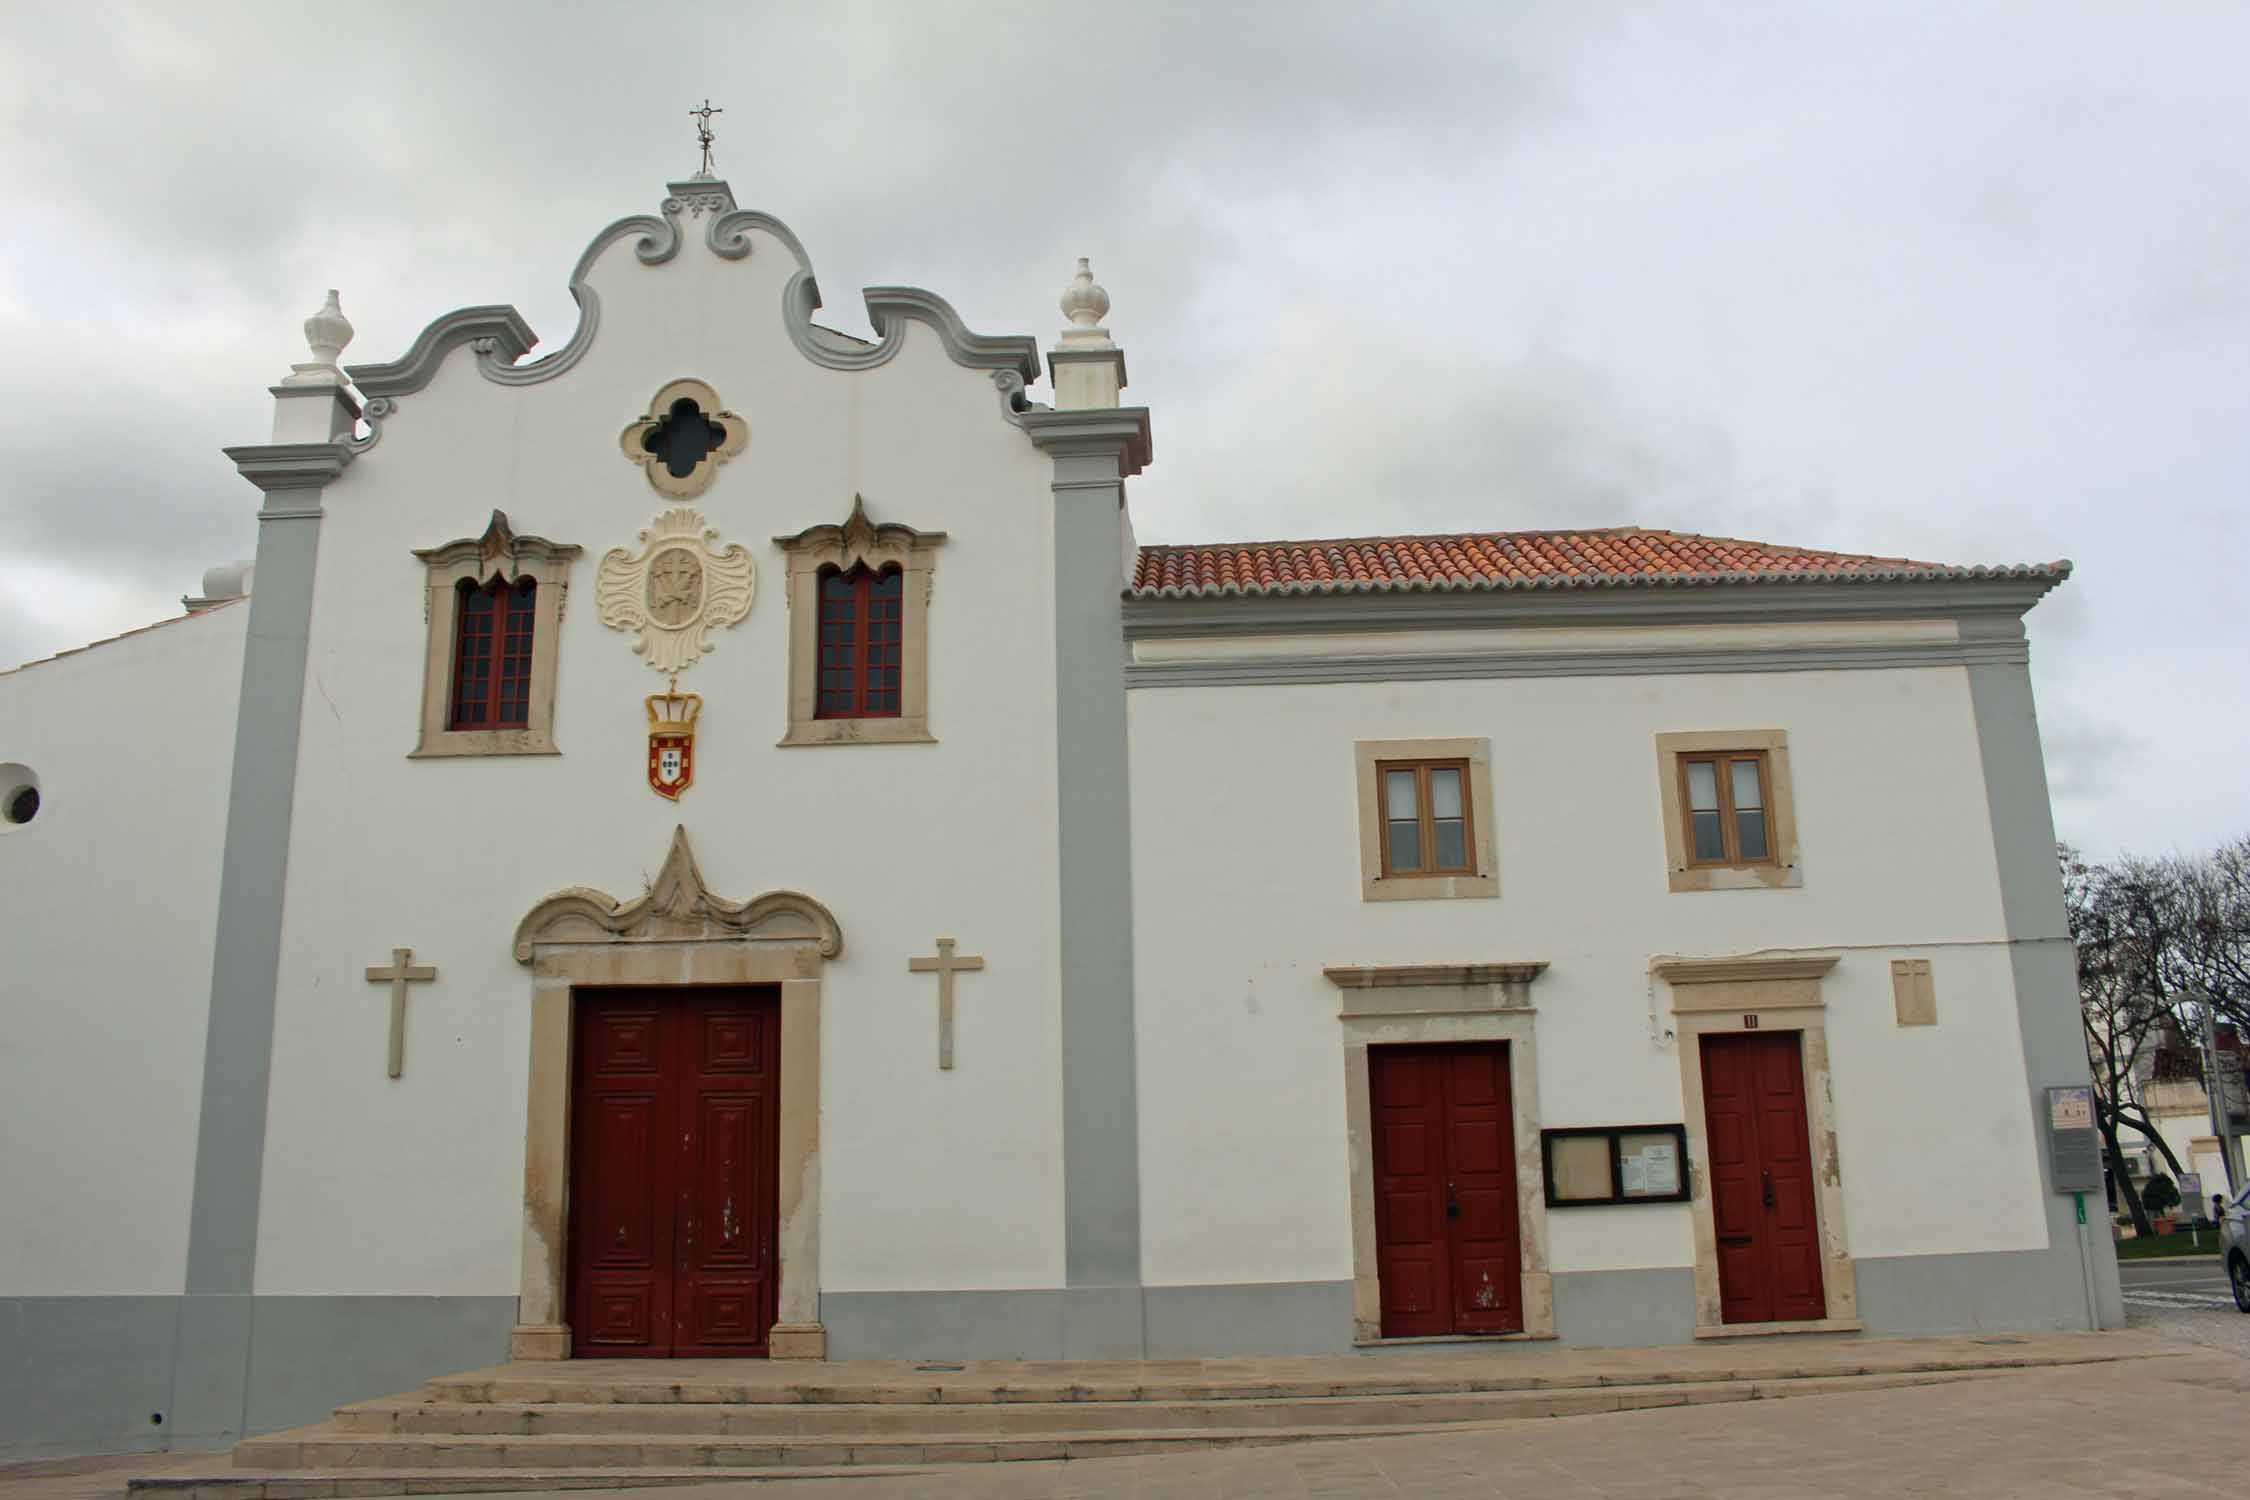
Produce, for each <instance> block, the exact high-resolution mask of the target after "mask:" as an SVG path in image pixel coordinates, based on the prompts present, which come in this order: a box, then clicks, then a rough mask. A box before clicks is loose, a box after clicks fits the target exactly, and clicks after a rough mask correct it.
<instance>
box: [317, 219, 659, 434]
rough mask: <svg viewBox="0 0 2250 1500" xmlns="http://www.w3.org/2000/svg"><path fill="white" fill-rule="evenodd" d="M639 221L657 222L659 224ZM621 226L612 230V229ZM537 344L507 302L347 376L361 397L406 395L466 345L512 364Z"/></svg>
mask: <svg viewBox="0 0 2250 1500" xmlns="http://www.w3.org/2000/svg"><path fill="white" fill-rule="evenodd" d="M626 222H628V223H631V222H636V221H632V220H628V221H626ZM637 222H640V223H647V224H653V223H655V222H656V221H655V220H653V219H643V220H639V221H637ZM617 227H618V226H617V225H614V224H613V225H611V226H610V228H611V229H615V228H617ZM538 342H539V335H538V334H536V333H533V332H532V331H531V325H530V324H529V323H526V322H525V321H524V320H523V314H521V313H519V312H517V311H516V310H515V309H514V308H513V307H511V306H509V305H508V304H506V303H504V302H501V303H492V304H488V305H486V306H482V307H463V308H456V309H455V310H454V311H452V312H449V313H447V314H445V315H444V316H443V317H441V318H438V319H437V320H435V321H434V322H432V323H431V324H430V325H429V326H428V327H427V328H424V329H423V330H422V331H421V332H420V333H418V334H416V335H415V336H414V342H413V343H412V344H411V345H410V346H408V348H407V351H406V352H405V353H404V354H402V355H400V356H399V357H398V358H397V359H394V360H392V361H390V362H389V363H388V364H377V365H348V366H346V367H345V369H344V373H345V374H346V375H349V376H350V377H351V379H352V384H354V385H356V386H358V387H359V393H360V395H362V396H367V397H396V396H404V395H409V394H411V393H413V392H415V391H418V390H420V389H421V388H422V387H424V386H426V385H428V384H429V383H430V382H431V381H432V380H434V379H436V378H437V372H438V367H439V366H441V365H443V364H444V363H445V357H446V356H447V355H449V354H451V353H452V352H453V351H454V350H456V349H458V348H460V347H461V346H462V345H463V344H469V343H475V344H478V345H479V346H480V347H488V348H490V349H491V350H492V352H493V353H494V354H495V355H497V356H499V357H500V358H502V359H505V360H512V359H515V358H516V357H518V356H519V355H521V354H523V353H524V352H525V351H526V350H528V349H529V348H530V347H531V346H532V345H533V344H536V343H538ZM368 415H369V416H370V417H373V416H374V415H375V413H374V412H373V411H372V410H370V411H369V412H368Z"/></svg>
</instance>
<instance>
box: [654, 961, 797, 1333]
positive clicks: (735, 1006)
mask: <svg viewBox="0 0 2250 1500" xmlns="http://www.w3.org/2000/svg"><path fill="white" fill-rule="evenodd" d="M688 1007H689V1009H688V1026H689V1036H688V1039H687V1048H686V1054H685V1057H684V1058H683V1063H684V1065H685V1067H686V1068H687V1070H688V1074H689V1076H688V1078H687V1079H686V1081H685V1087H686V1088H687V1089H688V1090H689V1091H690V1092H691V1094H692V1097H693V1099H694V1101H695V1119H696V1122H697V1123H696V1129H695V1131H694V1133H693V1135H692V1137H691V1138H690V1140H689V1142H688V1146H687V1156H686V1159H685V1161H684V1162H683V1173H684V1182H685V1193H684V1208H683V1217H684V1219H685V1222H686V1224H687V1226H688V1231H687V1243H686V1244H685V1246H684V1247H683V1253H682V1255H681V1261H680V1279H681V1295H680V1299H679V1304H678V1306H679V1320H680V1321H679V1332H678V1336H677V1339H676V1342H675V1345H674V1352H675V1353H678V1354H683V1355H687V1354H757V1353H763V1352H764V1351H765V1345H766V1331H767V1330H768V1329H769V1328H771V1327H772V1326H773V1320H774V1314H773V1308H774V1306H775V1304H776V1302H777V1300H778V1297H777V1293H778V1290H779V1288H778V1286H777V1284H776V1281H775V1277H774V1275H773V1266H774V1238H775V1233H776V1221H777V1217H778V1210H779V1203H778V1200H777V1197H776V1192H775V1176H776V1164H777V1162H778V1159H779V1142H778V1139H777V1137H778V1131H779V1124H780V1114H781V1109H780V1103H781V1101H780V1094H779V1091H778V1090H776V1089H775V1088H774V1086H773V1084H774V1078H773V1075H772V1060H773V1058H774V1055H775V1053H776V1051H777V1050H778V1046H779V1042H780V1012H779V1008H778V1006H777V1005H775V1004H773V1003H771V1002H765V1003H761V1002H760V1000H758V999H756V998H752V997H744V996H740V995H737V994H733V993H731V992H723V991H722V992H718V993H715V994H702V995H699V996H698V997H697V998H696V999H694V1000H692V1001H690V1002H688Z"/></svg>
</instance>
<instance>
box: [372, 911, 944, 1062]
mask: <svg viewBox="0 0 2250 1500" xmlns="http://www.w3.org/2000/svg"><path fill="white" fill-rule="evenodd" d="M906 967H907V971H908V972H909V973H913V974H935V975H937V1065H938V1066H939V1067H940V1068H946V1069H950V1068H951V1067H952V1066H953V976H954V975H956V974H973V973H975V972H976V971H977V970H979V969H981V968H983V967H984V958H983V956H982V955H981V954H958V955H957V954H955V953H954V951H953V939H951V938H949V937H941V938H939V939H938V940H937V953H936V955H935V956H934V957H929V958H909V959H908V960H907V961H906ZM370 972H372V971H370Z"/></svg>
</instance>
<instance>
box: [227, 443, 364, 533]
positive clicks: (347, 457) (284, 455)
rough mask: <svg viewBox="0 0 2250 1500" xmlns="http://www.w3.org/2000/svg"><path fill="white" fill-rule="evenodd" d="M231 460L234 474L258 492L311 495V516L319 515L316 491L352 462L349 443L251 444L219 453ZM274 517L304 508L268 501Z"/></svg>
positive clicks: (317, 492)
mask: <svg viewBox="0 0 2250 1500" xmlns="http://www.w3.org/2000/svg"><path fill="white" fill-rule="evenodd" d="M219 451H220V452H221V453H224V454H225V455H226V456H227V457H228V458H230V459H232V460H234V467H235V471H236V472H237V473H239V474H241V476H242V477H243V478H244V479H247V480H249V481H250V482H251V483H252V484H254V485H256V486H257V487H258V488H259V489H261V490H263V491H265V492H266V493H267V494H269V495H271V494H274V493H275V492H277V491H303V490H311V491H313V492H314V498H313V504H312V506H311V513H312V514H314V515H318V514H319V513H320V504H319V490H320V488H321V486H322V485H325V484H326V483H328V481H329V480H331V479H334V478H335V477H336V476H337V475H339V474H341V473H343V472H344V466H345V465H346V464H348V463H350V462H351V461H352V452H353V450H352V446H351V444H349V443H254V444H246V445H243V446H241V447H235V448H222V449H220V450H219ZM268 505H269V507H270V508H271V511H272V512H273V513H276V514H282V515H290V514H295V513H296V512H298V511H301V510H304V509H305V508H306V507H304V506H303V505H301V504H299V505H288V504H282V505H278V506H275V505H273V504H272V502H270V501H269V502H268Z"/></svg>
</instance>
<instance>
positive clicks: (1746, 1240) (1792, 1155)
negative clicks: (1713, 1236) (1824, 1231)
mask: <svg viewBox="0 0 2250 1500" xmlns="http://www.w3.org/2000/svg"><path fill="white" fill-rule="evenodd" d="M1799 1046H1800V1037H1799V1034H1798V1033H1797V1032H1794V1031H1773V1032H1755V1033H1750V1032H1745V1033H1743V1034H1741V1035H1727V1036H1706V1037H1704V1038H1703V1113H1704V1122H1705V1126H1706V1130H1707V1139H1708V1141H1709V1152H1710V1158H1711V1162H1710V1171H1711V1218H1712V1227H1713V1228H1714V1229H1715V1230H1716V1231H1717V1234H1718V1241H1719V1244H1718V1251H1719V1316H1720V1318H1721V1320H1722V1321H1724V1322H1728V1323H1773V1322H1799V1321H1809V1320H1811V1319H1815V1318H1821V1317H1825V1316H1826V1315H1827V1307H1828V1300H1827V1295H1826V1293H1825V1292H1824V1291H1823V1290H1822V1289H1821V1280H1820V1264H1821V1262H1820V1221H1819V1217H1818V1215H1817V1214H1816V1213H1815V1211H1814V1207H1813V1169H1812V1150H1811V1146H1810V1133H1809V1131H1808V1130H1807V1129H1806V1125H1805V1070H1804V1064H1803V1062H1802V1060H1801V1058H1800V1055H1799Z"/></svg>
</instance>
